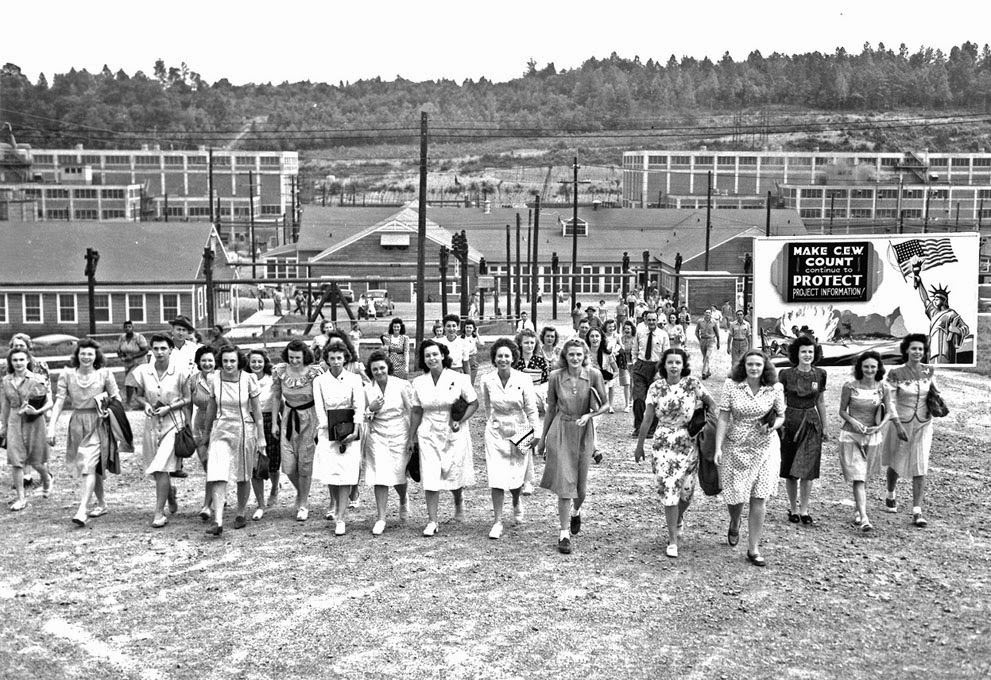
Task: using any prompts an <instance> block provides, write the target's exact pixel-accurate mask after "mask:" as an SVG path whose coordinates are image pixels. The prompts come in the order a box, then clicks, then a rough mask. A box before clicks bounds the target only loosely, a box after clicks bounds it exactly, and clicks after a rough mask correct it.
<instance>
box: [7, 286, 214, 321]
mask: <svg viewBox="0 0 991 680" xmlns="http://www.w3.org/2000/svg"><path fill="white" fill-rule="evenodd" d="M204 295H205V294H204V292H203V289H202V288H198V289H197V306H198V307H199V309H197V310H196V311H197V317H202V316H203V315H204V314H205V311H204V310H205V297H204ZM93 301H94V304H95V310H94V311H95V319H96V323H97V324H106V325H111V324H114V325H120V324H122V323H123V322H124V321H127V320H130V321H131V322H133V323H134V324H135V325H141V324H150V325H161V324H167V323H168V322H169V321H171V320H172V319H174V318H175V317H176V316H178V315H179V314H187V315H188V314H190V313H192V312H193V310H191V309H188V307H189V305H190V297H189V295H182V294H180V293H97V294H96V295H94V298H93ZM88 304H89V302H88V297H87V296H86V294H83V293H57V292H56V293H0V324H28V325H30V324H39V325H40V324H52V323H58V324H76V323H82V322H83V320H84V317H85V312H86V309H87V306H88Z"/></svg>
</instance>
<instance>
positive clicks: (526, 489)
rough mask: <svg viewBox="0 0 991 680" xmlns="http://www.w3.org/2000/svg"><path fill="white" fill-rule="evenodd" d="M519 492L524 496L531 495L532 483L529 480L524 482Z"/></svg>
mask: <svg viewBox="0 0 991 680" xmlns="http://www.w3.org/2000/svg"><path fill="white" fill-rule="evenodd" d="M520 493H522V494H523V495H524V496H532V495H533V484H531V483H530V482H527V483H526V484H524V485H523V490H522V491H521V492H520Z"/></svg>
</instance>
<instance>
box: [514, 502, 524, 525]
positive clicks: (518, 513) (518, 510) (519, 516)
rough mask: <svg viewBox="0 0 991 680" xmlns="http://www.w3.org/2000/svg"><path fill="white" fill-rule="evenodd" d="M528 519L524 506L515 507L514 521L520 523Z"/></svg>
mask: <svg viewBox="0 0 991 680" xmlns="http://www.w3.org/2000/svg"><path fill="white" fill-rule="evenodd" d="M524 519H526V515H525V514H524V513H523V505H522V504H520V505H514V506H513V521H515V522H517V523H519V522H522V521H523V520H524Z"/></svg>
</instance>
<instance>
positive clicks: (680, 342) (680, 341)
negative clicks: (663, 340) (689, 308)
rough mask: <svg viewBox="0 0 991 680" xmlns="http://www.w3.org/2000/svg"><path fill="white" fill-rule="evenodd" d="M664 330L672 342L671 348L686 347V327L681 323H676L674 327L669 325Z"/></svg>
mask: <svg viewBox="0 0 991 680" xmlns="http://www.w3.org/2000/svg"><path fill="white" fill-rule="evenodd" d="M664 330H666V331H667V332H668V339H669V340H670V341H671V347H673V348H675V349H677V348H679V347H684V346H685V327H684V326H682V325H681V324H680V323H676V324H674V325H673V326H672V325H671V324H668V325H667V326H665V327H664Z"/></svg>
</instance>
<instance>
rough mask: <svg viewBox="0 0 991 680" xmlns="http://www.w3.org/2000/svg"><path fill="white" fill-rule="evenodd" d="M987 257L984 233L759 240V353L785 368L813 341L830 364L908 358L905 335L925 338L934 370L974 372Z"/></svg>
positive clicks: (756, 283)
mask: <svg viewBox="0 0 991 680" xmlns="http://www.w3.org/2000/svg"><path fill="white" fill-rule="evenodd" d="M979 252H980V241H979V237H978V235H977V234H976V233H968V234H898V235H868V236H807V237H771V238H758V239H756V240H755V242H754V268H753V271H754V295H753V300H754V304H753V307H754V318H755V319H756V324H755V326H754V336H755V337H754V346H755V347H763V348H764V350H765V351H766V352H768V353H769V354H770V355H771V356H773V357H775V363H785V362H786V361H787V354H788V345H789V344H790V343H791V341H792V340H794V339H795V338H796V337H798V336H799V335H811V336H813V337H814V338H815V339H816V340H817V341H818V342H819V344H820V345H821V346H822V348H823V362H822V363H823V365H850V364H851V363H852V362H853V360H854V359H855V358H856V357H857V355H859V354H860V353H861V352H864V351H867V350H869V349H873V350H877V351H878V352H880V353H881V355H882V356H883V357H884V358H885V360H886V361H895V360H899V361H900V354H899V351H898V344H899V342H900V340H901V338H902V337H904V336H905V335H906V334H908V333H925V334H926V335H927V336H929V342H930V361H931V362H932V363H936V364H940V365H944V366H973V365H974V363H975V351H976V348H975V335H976V332H977V297H978V295H977V291H978V287H977V274H978V256H979Z"/></svg>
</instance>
